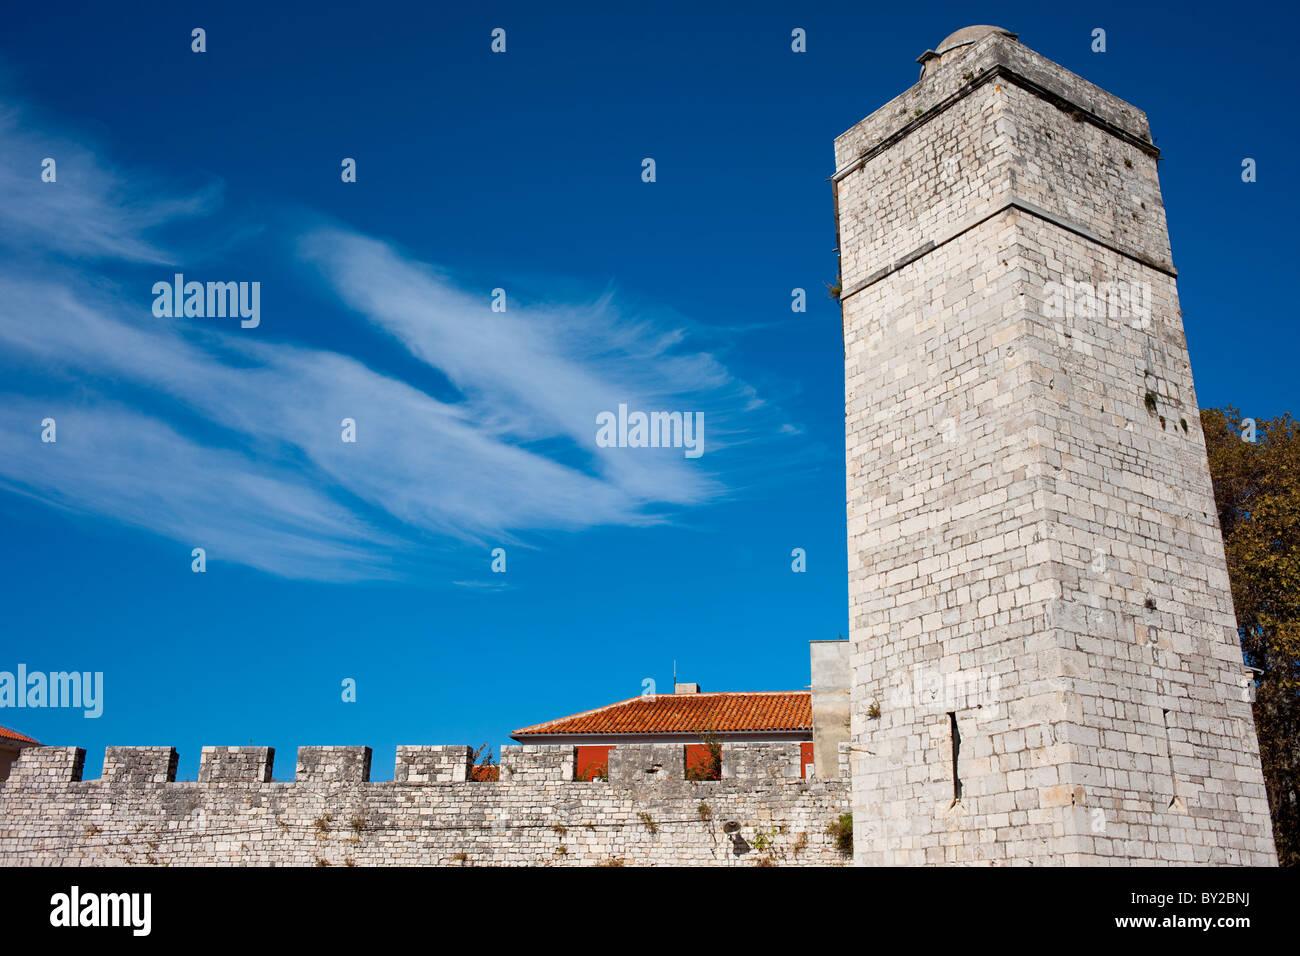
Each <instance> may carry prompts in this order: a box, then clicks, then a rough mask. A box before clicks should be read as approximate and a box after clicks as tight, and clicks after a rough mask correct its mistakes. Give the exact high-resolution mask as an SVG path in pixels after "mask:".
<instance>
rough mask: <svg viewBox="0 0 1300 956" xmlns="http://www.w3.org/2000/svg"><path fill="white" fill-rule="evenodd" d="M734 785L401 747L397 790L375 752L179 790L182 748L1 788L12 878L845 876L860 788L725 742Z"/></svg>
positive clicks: (512, 754)
mask: <svg viewBox="0 0 1300 956" xmlns="http://www.w3.org/2000/svg"><path fill="white" fill-rule="evenodd" d="M722 746H723V773H724V779H722V780H717V781H688V780H685V779H683V773H684V769H685V763H684V756H683V748H682V747H680V746H658V745H635V746H628V747H619V748H616V749H615V750H614V751H613V752H612V754H611V761H610V779H609V781H607V782H604V781H596V782H581V781H574V779H573V771H574V750H573V748H572V747H563V746H554V745H535V744H528V745H523V746H508V747H503V748H502V753H501V780H500V782H482V783H479V782H468V781H467V778H468V776H469V767H470V762H471V759H472V753H473V752H472V750H471V749H470V748H469V747H461V746H457V747H400V748H398V753H397V761H396V765H395V768H394V778H395V779H394V780H393V781H392V782H370V780H369V776H370V756H371V755H370V748H368V747H301V748H299V750H298V761H297V778H296V780H295V781H294V782H292V783H280V782H274V781H272V780H271V770H272V766H273V762H274V757H275V754H274V751H273V750H271V749H270V748H268V747H205V748H203V753H202V758H201V763H200V770H199V781H198V782H197V783H177V782H175V776H176V763H177V757H176V751H175V750H174V749H173V748H170V747H110V748H108V751H107V753H106V755H105V759H104V776H103V778H102V779H100V780H89V781H83V780H82V779H81V777H82V765H83V763H84V759H85V752H84V751H82V750H80V749H79V748H75V747H39V748H30V749H28V750H26V751H24V752H23V755H22V757H21V759H20V760H18V761H17V762H16V763H15V764H14V768H13V774H12V776H11V777H10V779H9V780H7V781H5V782H4V783H3V784H0V866H53V865H86V866H91V865H93V866H113V865H173V864H175V865H200V866H206V865H222V866H226V865H229V866H241V865H247V866H321V865H331V866H352V865H356V866H369V865H470V866H472V865H490V866H516V865H548V866H549V865H555V866H562V865H587V866H591V865H605V866H619V865H626V866H656V865H679V866H680V865H707V866H753V865H777V866H814V865H842V864H844V863H845V862H847V860H846V858H845V857H844V856H843V855H842V854H841V853H840V852H839V851H838V850H836V849H835V847H834V845H833V842H832V838H831V837H830V836H829V835H827V833H826V827H827V825H828V824H829V823H830V822H831V821H832V820H835V819H837V818H838V817H839V815H840V814H841V813H843V812H845V811H846V810H847V809H848V802H849V797H848V785H847V781H844V780H838V779H831V780H824V779H811V780H802V779H800V778H799V777H798V773H799V745H798V744H797V743H793V744H756V743H738V744H731V743H724V744H723V745H722Z"/></svg>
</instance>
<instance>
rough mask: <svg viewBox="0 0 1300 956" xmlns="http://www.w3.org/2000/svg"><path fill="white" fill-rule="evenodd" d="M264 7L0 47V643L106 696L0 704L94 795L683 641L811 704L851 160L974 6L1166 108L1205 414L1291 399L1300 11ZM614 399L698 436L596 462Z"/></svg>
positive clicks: (530, 692)
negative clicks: (250, 322) (924, 59)
mask: <svg viewBox="0 0 1300 956" xmlns="http://www.w3.org/2000/svg"><path fill="white" fill-rule="evenodd" d="M269 6H270V5H265V4H244V3H222V4H203V5H194V6H186V5H177V4H162V3H138V4H131V5H130V9H129V10H128V11H127V12H122V11H120V10H116V9H110V8H108V7H103V6H101V5H86V7H85V8H84V9H78V7H77V5H60V6H59V7H58V8H57V9H55V8H44V7H42V6H40V5H30V4H29V5H23V6H20V7H18V8H15V9H14V10H12V11H10V12H8V13H7V14H6V25H5V30H4V32H3V34H0V144H2V146H0V254H2V261H0V526H2V527H3V529H4V532H3V538H2V543H0V574H2V578H0V579H2V580H3V581H4V594H5V598H6V599H5V601H4V607H5V614H4V620H3V623H0V669H8V670H12V669H13V667H14V666H15V665H16V664H17V663H19V662H22V663H25V664H26V665H27V666H28V668H29V669H31V670H44V671H56V670H72V669H75V670H79V671H102V672H103V673H104V679H105V703H104V714H103V716H102V717H100V718H98V719H93V720H92V719H85V718H83V717H82V716H81V714H80V712H79V711H72V710H52V709H45V710H27V711H21V712H19V711H0V724H4V725H6V726H10V727H13V728H16V729H19V730H21V731H23V732H26V733H29V734H32V735H34V736H37V737H39V738H40V739H41V740H42V741H44V742H47V743H58V744H77V745H80V746H84V747H86V748H87V751H88V756H87V770H88V772H87V776H92V777H93V776H98V773H99V767H100V763H101V761H102V754H103V747H104V745H105V744H137V745H138V744H172V745H174V746H176V747H178V748H179V749H180V751H181V768H180V773H181V775H182V776H190V777H192V776H193V775H194V773H195V772H196V770H197V765H198V750H199V747H200V746H203V745H206V744H247V743H249V742H253V743H257V744H267V745H271V746H274V747H276V748H277V751H278V753H279V761H278V767H277V772H276V776H277V778H281V779H284V778H287V777H290V776H291V775H292V770H293V755H294V751H295V748H296V747H297V746H298V745H300V744H361V743H364V744H368V745H370V746H372V747H374V748H375V766H374V776H375V777H376V778H378V779H383V778H387V777H389V776H391V772H392V766H391V764H392V750H393V747H394V746H395V745H396V744H398V743H471V744H475V745H477V744H478V743H480V742H482V741H484V740H488V741H491V742H493V743H494V744H497V745H499V744H501V743H503V742H506V740H507V735H508V733H509V731H510V730H511V729H513V728H515V727H519V726H523V725H526V724H529V723H534V722H537V721H541V720H544V719H549V718H551V717H555V716H560V715H562V714H566V713H571V712H574V711H577V710H583V709H587V708H590V707H593V706H597V705H600V704H602V703H606V702H609V701H612V700H617V699H621V698H625V697H630V696H634V695H635V694H637V693H639V692H640V690H641V687H642V680H643V679H644V678H647V677H649V678H652V679H654V680H656V681H657V682H658V684H659V687H660V688H661V689H664V688H665V687H666V686H667V685H668V683H669V682H670V680H671V673H672V662H673V660H674V659H675V660H676V661H677V662H678V671H679V674H680V675H681V677H682V678H683V679H688V680H696V681H699V682H700V683H702V684H703V685H704V687H705V689H708V690H744V689H760V690H774V689H789V688H798V687H804V686H806V685H807V683H808V647H807V641H809V640H812V639H825V638H834V637H835V636H836V635H837V634H847V632H848V623H847V588H846V580H845V555H844V551H845V528H844V505H843V493H844V479H843V461H844V460H843V445H842V415H843V390H842V383H843V380H842V377H841V376H842V350H841V343H840V327H839V311H838V307H837V306H836V305H835V303H833V302H832V301H831V300H829V299H828V298H827V297H826V295H825V284H826V283H827V282H829V281H830V280H832V279H833V278H834V275H835V259H834V254H833V249H834V246H835V235H834V224H833V219H832V207H831V194H830V187H829V185H828V184H827V183H826V182H825V180H826V177H828V176H829V175H830V174H831V172H832V171H833V164H832V152H831V148H832V140H833V138H834V137H835V136H836V135H838V134H839V133H840V132H842V131H843V130H845V129H847V128H848V127H849V126H851V125H853V124H854V123H856V122H857V121H858V120H859V119H861V118H862V117H864V116H866V115H867V114H868V113H870V112H871V111H872V110H874V109H875V108H876V107H878V106H880V105H882V104H883V103H885V102H886V101H887V100H889V99H890V98H892V97H893V96H895V95H897V94H898V93H899V92H901V91H902V90H903V89H905V88H906V87H907V86H909V85H911V84H912V83H913V82H914V81H915V79H916V76H917V72H918V67H917V65H916V64H915V63H914V62H913V61H914V59H915V57H916V56H917V55H919V54H920V53H921V52H922V51H923V50H925V49H926V48H927V47H933V46H934V45H936V44H937V42H938V41H939V40H940V39H942V38H943V37H944V36H945V35H946V34H948V33H949V32H951V31H952V30H955V29H957V28H959V27H962V26H965V25H968V24H970V23H979V22H986V23H997V24H1000V25H1002V26H1005V27H1008V28H1010V29H1013V30H1017V31H1019V33H1020V35H1021V40H1022V42H1024V43H1026V44H1027V45H1028V46H1030V47H1032V48H1033V49H1035V50H1037V51H1038V52H1040V53H1042V54H1044V55H1046V56H1048V57H1051V58H1052V59H1054V60H1057V61H1058V62H1060V63H1062V64H1063V65H1065V66H1066V67H1068V68H1070V69H1072V70H1074V71H1075V72H1077V73H1079V74H1081V75H1082V76H1084V77H1086V78H1087V79H1089V80H1091V81H1093V82H1095V83H1098V84H1099V85H1101V86H1103V87H1105V88H1106V89H1108V90H1110V91H1112V92H1114V93H1115V94H1117V95H1119V96H1121V97H1124V98H1126V99H1128V100H1130V101H1131V102H1133V103H1135V104H1136V105H1137V106H1139V107H1140V108H1142V109H1144V110H1145V111H1146V112H1147V113H1148V115H1149V117H1150V119H1151V125H1152V130H1153V133H1154V134H1155V136H1156V138H1157V144H1158V145H1159V146H1160V147H1161V149H1162V150H1163V151H1164V161H1163V162H1162V164H1161V184H1162V187H1163V191H1164V198H1165V204H1166V208H1167V214H1168V219H1169V224H1170V230H1171V234H1172V242H1173V250H1174V261H1175V264H1176V265H1177V266H1178V268H1179V269H1180V272H1181V276H1180V280H1179V290H1180V294H1181V298H1182V306H1183V309H1184V312H1185V317H1184V321H1185V324H1186V329H1187V337H1188V342H1189V346H1190V349H1191V354H1192V361H1193V368H1194V369H1195V372H1196V384H1197V391H1198V397H1199V399H1200V402H1201V404H1202V405H1203V406H1210V405H1218V404H1225V403H1231V404H1234V405H1237V406H1238V407H1240V408H1241V409H1242V410H1243V413H1245V414H1248V415H1255V416H1256V417H1269V416H1272V415H1275V414H1278V413H1279V412H1281V411H1283V410H1287V409H1289V410H1291V411H1293V412H1294V411H1296V407H1295V406H1296V403H1295V402H1294V401H1293V394H1294V393H1293V374H1292V365H1293V361H1294V356H1295V354H1296V348H1295V345H1296V333H1295V324H1294V314H1293V305H1292V298H1291V296H1290V295H1289V292H1290V288H1289V283H1290V277H1291V275H1292V274H1293V273H1294V252H1295V243H1294V240H1293V238H1292V235H1291V224H1292V223H1294V222H1295V221H1296V219H1297V211H1298V210H1297V208H1296V207H1297V199H1296V190H1295V189H1294V182H1295V178H1294V177H1295V170H1294V163H1295V155H1296V143H1295V139H1296V134H1295V130H1294V127H1293V124H1292V123H1291V122H1290V118H1291V116H1292V113H1293V109H1292V105H1293V104H1292V101H1291V100H1292V94H1293V92H1294V79H1293V77H1292V75H1291V70H1290V68H1289V65H1288V64H1287V63H1286V62H1284V61H1283V60H1282V59H1281V58H1278V57H1275V56H1269V55H1264V54H1263V53H1261V51H1267V50H1268V49H1269V48H1270V44H1271V39H1272V38H1273V37H1276V36H1287V35H1291V34H1292V33H1293V32H1294V30H1295V28H1296V23H1295V15H1294V12H1291V11H1288V12H1286V13H1281V12H1279V13H1276V14H1269V13H1265V12H1262V11H1256V12H1253V13H1252V14H1251V15H1250V16H1240V17H1236V18H1225V17H1223V15H1222V14H1221V13H1220V12H1219V9H1220V8H1218V7H1213V8H1212V7H1209V6H1208V5H1207V6H1205V7H1204V8H1203V11H1202V12H1198V11H1197V10H1196V8H1195V6H1194V5H1192V6H1187V5H1184V6H1182V7H1181V8H1180V13H1179V15H1178V16H1176V17H1174V16H1170V15H1169V14H1168V13H1166V12H1164V11H1161V10H1160V9H1158V8H1151V9H1150V10H1145V11H1144V10H1143V9H1140V8H1137V7H1136V6H1135V5H1134V4H1104V3H1103V4H1088V5H1086V6H1077V5H1076V6H1073V7H1060V6H1059V5H1058V6H1056V7H1051V6H1049V7H1046V8H1044V7H1043V6H1042V5H1036V4H1035V5H1030V4H1024V5H1011V4H989V5H984V6H981V7H979V8H978V9H976V8H974V7H971V6H969V5H958V4H951V5H948V4H926V5H923V6H921V5H916V6H914V7H911V8H902V9H891V8H881V7H879V6H878V5H875V6H873V5H867V4H860V3H855V4H817V5H815V7H814V8H813V9H809V6H808V5H804V4H751V5H745V7H744V10H745V12H744V13H743V14H741V13H738V12H736V11H737V10H739V9H740V7H739V6H735V5H733V9H730V10H728V9H726V8H722V7H713V8H709V7H705V8H701V7H700V6H699V5H697V4H686V5H674V4H655V5H653V6H652V7H646V6H644V5H626V6H624V5H606V4H590V5H575V4H561V5H546V6H544V7H542V6H538V5H536V4H503V5H492V6H490V7H489V6H488V5H483V9H482V10H481V11H475V12H473V13H462V12H458V11H454V10H437V9H435V8H434V5H425V4H418V5H417V4H409V5H396V4H391V5H390V4H370V5H361V6H358V5H354V4H348V5H339V6H338V7H337V9H335V10H333V12H330V11H329V9H328V8H329V7H330V6H331V5H330V4H319V3H317V4H303V5H301V6H299V7H296V8H295V7H291V6H289V5H274V6H273V8H268V7H269ZM611 6H617V9H609V7H611ZM323 10H324V12H322V11H323ZM1282 18H1285V19H1286V21H1287V22H1282ZM194 27H203V28H204V29H205V30H206V31H207V52H206V53H203V54H195V53H192V52H191V50H190V42H191V41H190V31H191V29H192V28H194ZM494 27H503V28H504V29H506V31H507V52H506V53H505V54H503V55H494V54H492V53H491V52H490V50H489V44H490V32H491V30H492V29H493V28H494ZM795 27H802V28H804V29H805V30H806V31H807V35H808V52H807V53H804V54H794V53H792V52H791V50H790V31H791V30H792V29H793V28H795ZM1095 27H1102V28H1104V29H1106V31H1107V51H1106V52H1105V53H1104V54H1097V53H1093V52H1091V50H1090V44H1091V32H1092V30H1093V29H1094V28H1095ZM47 156H48V157H54V158H55V159H56V161H57V163H58V166H57V170H58V181H57V183H54V184H50V183H42V182H41V181H40V168H41V160H42V159H43V158H44V157H47ZM344 157H354V158H355V159H356V160H357V182H355V183H346V184H345V183H343V182H341V180H340V162H341V160H342V159H343V158H344ZM645 157H652V158H654V160H655V162H656V167H657V168H656V172H657V181H656V182H654V183H644V182H642V181H641V161H642V159H643V158H645ZM1244 157H1252V158H1254V159H1256V161H1257V163H1258V170H1259V172H1258V182H1256V183H1253V184H1244V183H1242V182H1241V178H1240V169H1241V161H1242V159H1243V158H1244ZM175 272H182V273H184V274H185V275H186V277H187V279H192V280H199V281H206V280H214V281H217V280H219V281H257V282H260V284H261V286H260V287H261V323H260V325H259V326H258V327H257V328H256V329H241V328H240V327H239V324H238V322H237V321H236V320H231V319H197V318H192V319H183V320H177V319H166V318H157V317H155V316H154V315H153V313H152V311H151V306H152V304H153V299H154V297H153V295H152V292H151V288H152V286H153V284H154V283H155V282H157V281H160V280H161V281H170V280H171V277H172V275H173V274H174V273H175ZM796 287H802V288H804V289H806V290H807V292H808V310H807V312H806V313H802V314H798V313H793V312H792V311H791V309H790V301H791V290H792V289H794V288H796ZM494 288H503V289H505V290H506V297H507V299H506V301H507V310H506V312H504V313H494V312H493V311H491V309H490V302H491V293H492V290H493V289H494ZM618 402H627V403H629V404H630V406H631V407H633V408H634V409H635V408H644V409H646V410H651V409H656V410H658V409H662V410H682V411H700V412H703V413H704V416H705V421H706V433H705V453H704V454H703V455H702V456H701V457H700V458H698V459H687V458H685V457H684V456H683V455H682V453H681V450H680V449H598V448H595V447H594V442H593V439H594V430H595V429H594V415H595V414H596V413H597V412H599V411H602V410H611V409H614V408H616V405H617V403H618ZM47 416H49V417H54V418H55V419H56V421H57V422H58V442H57V443H56V444H53V445H49V444H43V443H41V442H40V440H39V435H40V422H41V419H43V418H45V417H47ZM344 417H353V418H355V419H356V421H357V430H358V441H357V442H356V443H355V444H352V445H348V444H344V443H342V442H341V441H340V437H339V434H340V427H339V424H340V421H341V419H342V418H344ZM193 547H205V548H206V549H207V555H208V564H207V571H206V573H204V574H194V573H192V572H191V570H190V562H191V558H190V552H191V548H193ZM497 547H502V548H505V549H506V555H507V571H506V573H505V574H494V573H492V572H491V570H490V562H491V556H490V552H491V551H492V549H493V548H497ZM796 547H798V548H803V549H805V550H806V552H807V572H806V573H803V574H795V573H792V571H791V556H790V554H791V550H792V549H793V548H796ZM348 677H350V678H353V679H355V680H356V681H357V686H358V699H357V701H356V702H355V703H344V702H343V701H342V700H341V696H340V682H341V681H342V680H343V679H344V678H348Z"/></svg>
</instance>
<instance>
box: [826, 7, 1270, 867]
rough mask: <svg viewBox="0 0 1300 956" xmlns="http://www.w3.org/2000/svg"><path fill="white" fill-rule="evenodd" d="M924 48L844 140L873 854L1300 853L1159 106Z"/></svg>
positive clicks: (867, 860) (859, 806)
mask: <svg viewBox="0 0 1300 956" xmlns="http://www.w3.org/2000/svg"><path fill="white" fill-rule="evenodd" d="M920 62H921V64H922V72H921V78H920V80H919V81H918V82H917V83H916V85H914V86H913V87H911V88H910V89H908V90H907V91H906V92H904V93H903V94H902V95H900V96H898V97H897V98H895V99H894V100H892V101H891V102H889V103H888V104H886V105H885V106H883V107H881V108H880V109H878V110H877V111H876V112H874V113H872V114H871V115H870V116H868V117H867V118H866V119H865V120H863V121H862V122H860V123H859V124H857V125H856V126H854V127H853V128H852V129H850V130H849V131H848V132H846V133H844V134H843V135H841V136H840V137H838V138H837V139H836V141H835V165H836V173H835V176H834V180H833V181H834V186H835V195H836V221H837V229H838V234H839V247H840V256H841V292H840V300H841V305H842V308H843V321H844V355H845V447H846V467H847V475H846V478H847V481H846V490H847V510H848V539H849V600H850V623H851V636H852V643H853V648H852V662H851V663H852V669H853V692H852V698H853V699H852V726H851V747H852V750H851V757H850V766H851V772H852V778H853V793H854V795H853V803H854V828H855V834H854V842H855V857H856V861H857V862H858V863H864V864H929V863H999V864H1001V863H1022V864H1023V863H1030V864H1083V865H1089V864H1106V863H1112V862H1117V863H1123V862H1132V863H1162V862H1168V863H1215V864H1253V865H1271V864H1274V863H1276V855H1275V852H1274V849H1273V842H1272V832H1271V826H1270V821H1269V812H1268V803H1267V797H1266V794H1265V790H1264V783H1263V774H1262V772H1261V769H1260V763H1259V749H1258V742H1257V740H1256V737H1255V728H1254V722H1253V719H1252V716H1251V709H1250V697H1251V689H1250V683H1249V681H1248V679H1247V677H1246V669H1245V667H1244V665H1243V663H1242V658H1241V650H1240V646H1239V643H1238V639H1237V634H1236V621H1235V618H1234V616H1233V608H1232V597H1231V592H1230V590H1229V585H1228V575H1227V566H1226V563H1225V558H1224V551H1223V542H1222V539H1221V536H1220V534H1219V528H1218V521H1217V515H1216V510H1215V505H1214V498H1213V491H1212V488H1211V484H1210V476H1209V469H1208V465H1207V462H1206V453H1205V443H1204V438H1203V436H1202V434H1201V429H1200V418H1199V415H1198V410H1197V405H1196V398H1195V394H1194V392H1193V388H1192V376H1191V368H1190V365H1189V362H1188V354H1187V345H1186V340H1185V338H1184V334H1183V328H1182V321H1181V318H1180V312H1179V308H1178V294H1177V290H1176V286H1175V277H1176V274H1177V273H1176V271H1175V269H1174V266H1173V263H1172V256H1171V252H1170V245H1169V237H1168V232H1167V230H1166V225H1165V215H1164V207H1163V205H1162V202H1161V196H1160V185H1159V180H1158V177H1157V166H1156V160H1157V157H1158V155H1159V152H1158V150H1157V149H1156V147H1155V146H1154V145H1153V144H1152V142H1151V136H1150V132H1149V128H1148V125H1147V119H1146V116H1145V115H1144V114H1143V113H1142V112H1141V111H1140V110H1138V109H1136V108H1135V107H1133V106H1131V105H1129V104H1128V103H1125V102H1124V101H1122V100H1120V99H1118V98H1116V97H1114V96H1112V95H1110V94H1109V93H1107V92H1105V91H1104V90H1101V89H1099V88H1098V87H1096V86H1093V85H1092V84H1090V83H1088V82H1086V81H1084V80H1082V79H1080V78H1079V77H1077V76H1075V75H1074V74H1072V73H1070V72H1069V71H1067V70H1065V69H1064V68H1062V67H1060V66H1058V65H1057V64H1055V63H1053V62H1051V61H1050V60H1047V59H1046V58H1044V57H1042V56H1039V55H1038V54H1036V53H1034V52H1032V51H1031V50H1029V49H1027V48H1026V47H1024V46H1022V45H1021V44H1020V43H1019V42H1018V41H1017V38H1016V35H1015V34H1012V33H1009V32H1008V31H1006V30H1003V29H1000V28H997V27H990V26H978V27H967V28H966V29H964V30H959V31H958V32H956V33H954V34H952V35H951V36H950V37H948V38H947V39H946V40H944V41H943V43H941V44H940V45H939V48H938V49H937V50H935V51H926V53H925V54H923V55H922V56H921V58H920Z"/></svg>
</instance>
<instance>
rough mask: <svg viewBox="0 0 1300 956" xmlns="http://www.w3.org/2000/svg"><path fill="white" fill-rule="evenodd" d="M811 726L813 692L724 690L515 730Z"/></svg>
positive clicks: (649, 700) (647, 700) (622, 704)
mask: <svg viewBox="0 0 1300 956" xmlns="http://www.w3.org/2000/svg"><path fill="white" fill-rule="evenodd" d="M787 730H790V731H800V730H806V731H811V730H812V695H811V693H809V692H808V691H806V690H780V691H752V692H751V691H738V692H737V691H726V692H718V693H712V694H656V695H655V696H653V697H633V698H631V699H629V700H622V701H619V702H618V703H617V704H609V705H608V706H605V707H598V708H597V709H596V710H588V711H585V712H583V713H581V714H573V715H572V716H570V717H561V718H559V719H558V720H550V721H547V722H546V723H544V724H534V725H533V726H531V727H523V728H521V729H520V730H516V731H515V732H514V733H513V734H511V736H512V737H526V736H535V735H541V734H693V735H698V734H699V733H701V732H702V731H712V732H714V733H737V732H755V731H787Z"/></svg>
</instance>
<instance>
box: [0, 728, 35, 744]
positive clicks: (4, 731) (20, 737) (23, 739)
mask: <svg viewBox="0 0 1300 956" xmlns="http://www.w3.org/2000/svg"><path fill="white" fill-rule="evenodd" d="M0 737H3V738H4V739H6V740H16V741H18V742H19V743H24V744H39V743H40V741H39V740H35V739H34V738H32V737H28V736H27V735H25V734H20V733H18V731H16V730H10V729H9V728H8V727H0Z"/></svg>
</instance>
